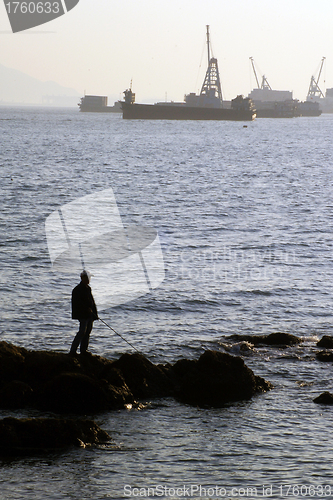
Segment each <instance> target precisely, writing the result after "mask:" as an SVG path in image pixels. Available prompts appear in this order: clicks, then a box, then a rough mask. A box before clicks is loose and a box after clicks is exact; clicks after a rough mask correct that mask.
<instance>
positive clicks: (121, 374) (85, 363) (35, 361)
mask: <svg viewBox="0 0 333 500" xmlns="http://www.w3.org/2000/svg"><path fill="white" fill-rule="evenodd" d="M226 340H227V341H228V342H243V343H246V342H249V343H251V345H255V346H256V347H260V346H265V345H266V346H279V347H281V348H286V347H288V346H295V345H297V344H300V343H301V341H302V340H301V339H300V338H298V337H296V336H294V335H290V334H284V333H276V334H271V335H267V336H248V337H244V336H243V335H242V336H238V335H233V336H229V337H227V338H226ZM317 346H318V347H321V348H324V349H325V351H320V352H318V353H317V355H316V357H317V359H318V360H319V361H332V360H333V353H332V351H331V349H332V348H333V337H330V336H325V337H323V339H321V340H320V341H319V342H318V343H317ZM272 387H273V386H272V384H271V383H270V382H268V381H266V380H264V379H263V378H262V377H259V376H257V375H255V374H254V373H253V371H252V370H251V369H250V368H248V367H247V365H246V364H245V363H244V361H243V359H242V358H241V357H239V356H234V355H231V354H229V353H226V352H218V351H212V350H207V351H205V352H204V353H203V354H202V355H201V356H200V357H199V359H197V360H192V359H181V360H178V361H177V362H175V363H174V364H170V363H167V364H158V365H155V364H153V363H152V362H151V361H149V360H148V359H147V358H146V357H144V356H143V355H141V354H139V353H135V354H123V355H122V356H121V357H120V358H119V359H117V360H110V359H107V358H104V357H102V356H97V355H92V354H86V355H75V356H71V355H69V354H66V353H60V352H54V351H32V350H28V349H25V348H23V347H19V346H15V345H13V344H10V343H7V342H4V341H2V342H0V409H2V410H20V409H22V410H23V409H26V410H29V409H34V410H39V411H41V412H54V413H56V414H59V415H61V414H75V415H76V417H75V418H72V419H68V418H32V419H31V418H26V419H15V418H11V417H7V418H4V419H2V420H0V453H1V454H4V453H5V454H6V453H8V452H13V451H14V453H16V452H22V450H23V449H25V450H36V449H39V450H41V449H45V448H51V449H58V448H61V447H64V446H73V445H74V446H75V445H76V446H87V445H92V444H99V443H103V442H106V441H108V440H110V439H111V438H110V436H109V435H108V434H107V433H106V432H105V431H103V430H102V429H100V428H99V427H98V425H97V424H96V423H95V422H94V421H92V420H85V419H82V417H84V415H87V414H90V415H91V414H98V413H99V412H103V411H109V410H116V409H121V408H130V407H133V406H135V405H138V404H139V401H140V400H141V401H142V400H146V399H154V398H162V397H173V398H175V399H176V400H178V401H180V402H181V403H184V404H190V405H194V406H198V407H215V408H218V407H223V406H224V405H225V404H227V403H230V402H235V401H241V400H249V399H250V398H252V397H253V396H254V395H255V394H258V393H263V392H266V391H269V390H270V389H272ZM314 402H315V403H319V404H330V405H332V404H333V395H332V394H330V393H328V392H325V393H323V394H321V395H320V396H318V397H317V398H315V399H314Z"/></svg>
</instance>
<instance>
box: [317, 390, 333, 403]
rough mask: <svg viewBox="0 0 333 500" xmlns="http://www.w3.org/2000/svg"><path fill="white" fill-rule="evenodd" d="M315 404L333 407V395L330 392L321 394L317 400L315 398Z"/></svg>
mask: <svg viewBox="0 0 333 500" xmlns="http://www.w3.org/2000/svg"><path fill="white" fill-rule="evenodd" d="M313 401H314V403H317V404H321V405H333V394H331V393H330V392H328V391H326V392H323V393H322V394H320V396H318V397H317V398H315V399H314V400H313Z"/></svg>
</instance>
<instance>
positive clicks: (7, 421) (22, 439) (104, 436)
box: [0, 417, 111, 455]
mask: <svg viewBox="0 0 333 500" xmlns="http://www.w3.org/2000/svg"><path fill="white" fill-rule="evenodd" d="M110 439H111V438H110V436H109V435H108V433H107V432H105V431H104V430H102V429H101V428H100V427H99V426H98V425H97V424H96V423H95V422H94V421H92V420H79V419H76V420H72V419H58V418H28V419H17V418H11V417H8V418H4V419H2V420H0V454H1V455H5V454H11V455H13V454H18V453H26V452H28V453H29V452H35V451H36V450H47V449H61V448H64V447H68V446H84V447H85V446H89V445H92V444H100V443H104V442H106V441H109V440H110Z"/></svg>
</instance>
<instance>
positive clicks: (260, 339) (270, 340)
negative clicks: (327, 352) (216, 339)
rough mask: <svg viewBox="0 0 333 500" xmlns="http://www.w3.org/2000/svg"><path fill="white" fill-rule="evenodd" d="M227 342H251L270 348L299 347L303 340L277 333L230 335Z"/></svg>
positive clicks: (288, 334) (287, 334) (289, 334)
mask: <svg viewBox="0 0 333 500" xmlns="http://www.w3.org/2000/svg"><path fill="white" fill-rule="evenodd" d="M226 339H227V340H231V341H233V342H242V341H243V342H244V341H245V342H250V343H251V344H253V345H255V346H258V345H269V346H273V345H274V346H282V347H286V346H291V345H297V344H300V343H301V342H302V339H301V338H299V337H296V335H292V334H291V333H283V332H275V333H270V334H269V335H238V334H235V335H230V336H229V337H226Z"/></svg>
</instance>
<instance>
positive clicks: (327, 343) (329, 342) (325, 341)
mask: <svg viewBox="0 0 333 500" xmlns="http://www.w3.org/2000/svg"><path fill="white" fill-rule="evenodd" d="M317 346H318V347H324V348H325V349H333V337H332V336H331V335H324V336H323V337H322V338H321V339H320V340H319V341H318V342H317Z"/></svg>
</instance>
